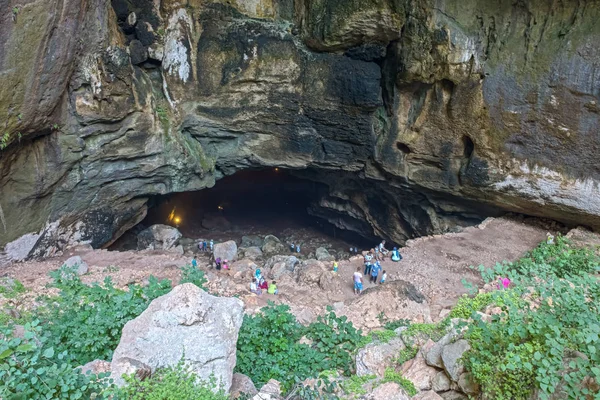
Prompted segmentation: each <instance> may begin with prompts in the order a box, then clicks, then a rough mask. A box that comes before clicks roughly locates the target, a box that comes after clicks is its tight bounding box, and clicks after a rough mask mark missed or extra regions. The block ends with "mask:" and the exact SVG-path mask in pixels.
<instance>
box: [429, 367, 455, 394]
mask: <svg viewBox="0 0 600 400" xmlns="http://www.w3.org/2000/svg"><path fill="white" fill-rule="evenodd" d="M451 384H452V382H451V381H450V378H449V377H448V374H446V371H439V372H438V373H437V374H436V375H435V376H434V377H433V380H432V382H431V389H432V390H435V391H436V392H446V391H448V390H450V386H451Z"/></svg>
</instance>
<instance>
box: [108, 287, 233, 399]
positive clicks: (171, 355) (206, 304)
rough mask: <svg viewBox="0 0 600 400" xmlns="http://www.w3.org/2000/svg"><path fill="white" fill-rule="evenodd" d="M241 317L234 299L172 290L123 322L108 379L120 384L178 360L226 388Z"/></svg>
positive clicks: (194, 289)
mask: <svg viewBox="0 0 600 400" xmlns="http://www.w3.org/2000/svg"><path fill="white" fill-rule="evenodd" d="M242 316H243V304H242V302H241V301H240V300H238V299H235V298H227V297H214V296H211V295H209V294H207V293H206V292H204V291H203V290H201V289H200V288H198V287H197V286H195V285H193V284H191V283H185V284H183V285H179V286H176V287H175V288H173V290H172V291H171V292H170V293H168V294H166V295H164V296H161V297H159V298H157V299H155V300H153V301H152V303H150V305H149V306H148V308H147V309H146V310H145V311H144V312H143V313H142V314H141V315H140V316H138V317H137V318H135V319H133V320H131V321H129V322H128V323H127V324H125V327H124V328H123V334H122V336H121V341H120V342H119V345H118V346H117V348H116V350H115V352H114V355H113V359H112V363H111V372H112V377H113V378H114V379H115V381H116V382H117V383H118V384H122V383H123V380H122V379H121V375H122V374H131V373H134V372H136V373H137V370H139V369H149V370H151V371H152V372H153V371H155V370H156V369H157V368H161V367H167V366H172V365H176V364H177V363H178V362H179V361H180V360H181V359H182V358H183V361H184V362H186V363H187V364H189V365H190V366H191V369H192V370H193V372H194V373H195V374H197V375H198V376H199V377H200V378H201V379H204V380H208V379H209V378H210V376H211V374H212V375H214V377H215V378H216V379H217V381H218V382H222V384H223V388H224V389H225V390H229V388H230V387H231V382H232V376H233V368H234V366H235V358H236V354H235V353H236V342H237V337H238V331H239V328H240V326H241V324H242Z"/></svg>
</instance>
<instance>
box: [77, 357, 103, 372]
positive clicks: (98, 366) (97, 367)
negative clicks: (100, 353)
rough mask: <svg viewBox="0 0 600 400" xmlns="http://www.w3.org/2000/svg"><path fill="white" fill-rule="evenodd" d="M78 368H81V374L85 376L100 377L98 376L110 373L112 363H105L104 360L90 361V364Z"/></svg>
mask: <svg viewBox="0 0 600 400" xmlns="http://www.w3.org/2000/svg"><path fill="white" fill-rule="evenodd" d="M77 368H81V373H82V374H84V375H86V374H93V375H98V374H103V373H106V372H110V362H108V361H104V360H94V361H90V362H89V363H87V364H85V365H82V366H81V367H77Z"/></svg>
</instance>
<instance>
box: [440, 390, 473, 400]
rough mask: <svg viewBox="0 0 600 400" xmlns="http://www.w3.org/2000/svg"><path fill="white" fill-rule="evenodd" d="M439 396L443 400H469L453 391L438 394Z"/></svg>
mask: <svg viewBox="0 0 600 400" xmlns="http://www.w3.org/2000/svg"><path fill="white" fill-rule="evenodd" d="M440 396H441V398H442V399H443V400H468V399H469V398H468V397H467V396H465V395H464V394H462V393H461V392H457V391H455V390H451V391H449V392H444V393H440Z"/></svg>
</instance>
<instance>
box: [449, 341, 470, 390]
mask: <svg viewBox="0 0 600 400" xmlns="http://www.w3.org/2000/svg"><path fill="white" fill-rule="evenodd" d="M470 348H471V346H469V342H467V341H466V340H464V339H460V340H457V341H456V342H454V343H450V344H448V345H446V346H444V349H443V350H442V361H443V363H444V369H445V370H446V372H448V376H450V379H452V380H453V381H454V382H458V378H459V377H460V374H462V373H463V372H464V370H465V367H464V365H462V364H461V363H459V359H460V358H461V357H462V355H463V354H464V352H465V351H467V350H469V349H470Z"/></svg>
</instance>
